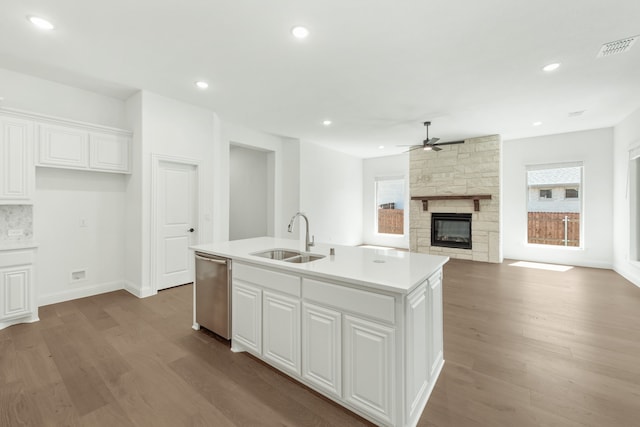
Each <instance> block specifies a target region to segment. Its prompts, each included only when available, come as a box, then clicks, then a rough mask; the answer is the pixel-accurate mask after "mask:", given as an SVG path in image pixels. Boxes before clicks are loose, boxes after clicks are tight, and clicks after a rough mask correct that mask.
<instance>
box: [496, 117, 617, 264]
mask: <svg viewBox="0 0 640 427" xmlns="http://www.w3.org/2000/svg"><path fill="white" fill-rule="evenodd" d="M612 152H613V129H611V128H607V129H597V130H591V131H583V132H572V133H565V134H558V135H548V136H541V137H536V138H525V139H518V140H509V141H504V143H503V176H502V184H503V200H504V204H503V209H504V211H503V212H504V215H503V218H504V222H503V231H504V234H503V236H504V240H503V244H504V256H505V258H512V259H520V260H528V261H538V262H549V263H558V264H570V265H578V266H587V267H600V268H611V267H612V265H613V245H612V238H611V233H612V232H613V226H612V223H613V210H612V202H613V196H612V191H611V189H612V188H613V157H612ZM576 161H581V162H583V167H584V168H583V183H582V185H583V191H582V195H581V198H582V200H583V213H582V215H581V216H582V218H583V235H582V236H581V238H582V245H583V248H582V249H577V248H564V247H551V246H539V245H528V244H527V180H526V166H528V165H537V164H553V163H564V162H576Z"/></svg>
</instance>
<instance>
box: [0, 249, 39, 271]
mask: <svg viewBox="0 0 640 427" xmlns="http://www.w3.org/2000/svg"><path fill="white" fill-rule="evenodd" d="M33 258H34V252H33V251H32V250H11V251H0V268H3V267H11V266H14V265H29V264H33Z"/></svg>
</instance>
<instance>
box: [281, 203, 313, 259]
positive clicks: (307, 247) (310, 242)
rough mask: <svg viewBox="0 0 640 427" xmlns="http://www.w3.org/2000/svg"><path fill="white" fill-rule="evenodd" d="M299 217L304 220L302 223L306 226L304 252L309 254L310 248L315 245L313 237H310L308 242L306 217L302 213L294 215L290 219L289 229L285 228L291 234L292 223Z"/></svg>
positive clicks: (307, 219)
mask: <svg viewBox="0 0 640 427" xmlns="http://www.w3.org/2000/svg"><path fill="white" fill-rule="evenodd" d="M299 216H301V217H302V218H304V221H305V223H306V225H307V233H306V235H305V238H304V250H305V252H309V251H310V250H311V249H310V248H311V246H314V245H315V244H316V242H315V236H313V237H312V239H311V241H309V218H307V216H306V215H305V214H303V213H302V212H298V213H297V214H295V215H294V216H292V217H291V221H289V227H287V231H288V232H289V233H291V232H292V231H293V221H295V219H296V218H297V217H299Z"/></svg>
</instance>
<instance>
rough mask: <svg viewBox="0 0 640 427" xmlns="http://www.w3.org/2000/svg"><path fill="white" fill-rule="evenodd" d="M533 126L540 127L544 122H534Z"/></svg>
mask: <svg viewBox="0 0 640 427" xmlns="http://www.w3.org/2000/svg"><path fill="white" fill-rule="evenodd" d="M531 124H532V125H533V126H540V125H541V124H542V122H533V123H531Z"/></svg>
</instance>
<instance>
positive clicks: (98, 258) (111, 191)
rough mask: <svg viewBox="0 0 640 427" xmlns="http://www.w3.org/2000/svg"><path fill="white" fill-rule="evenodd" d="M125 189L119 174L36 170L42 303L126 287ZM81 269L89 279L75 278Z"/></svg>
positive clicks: (38, 284)
mask: <svg viewBox="0 0 640 427" xmlns="http://www.w3.org/2000/svg"><path fill="white" fill-rule="evenodd" d="M125 187H126V177H125V176H124V175H120V174H109V173H100V172H86V171H73V170H65V169H53V168H38V170H37V173H36V193H35V197H34V204H35V206H34V230H35V240H36V242H38V244H39V247H38V254H37V262H36V266H37V275H36V277H37V291H38V302H39V305H46V304H52V303H56V302H60V301H66V300H70V299H74V298H81V297H84V296H89V295H94V294H98V293H102V292H108V291H112V290H116V289H122V287H123V284H124V283H123V278H124V266H125V254H124V252H123V242H124V241H125V238H126V235H125V223H124V215H125ZM82 221H84V225H83V223H82ZM77 270H84V271H86V279H85V280H80V281H72V280H71V272H72V271H77Z"/></svg>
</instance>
